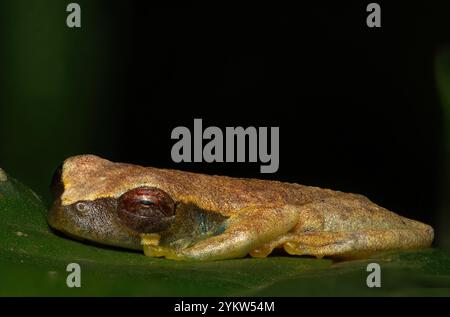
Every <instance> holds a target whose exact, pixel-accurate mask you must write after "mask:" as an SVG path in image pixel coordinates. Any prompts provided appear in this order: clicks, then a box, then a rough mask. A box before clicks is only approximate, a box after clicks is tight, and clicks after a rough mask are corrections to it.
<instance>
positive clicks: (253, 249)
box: [49, 155, 433, 260]
mask: <svg viewBox="0 0 450 317" xmlns="http://www.w3.org/2000/svg"><path fill="white" fill-rule="evenodd" d="M61 183H62V185H63V188H62V189H61V196H60V198H59V199H58V200H57V201H56V202H55V204H54V207H53V208H52V210H51V212H50V213H49V224H50V225H51V226H52V227H54V228H55V229H58V230H61V231H63V232H66V233H67V234H70V235H72V236H75V237H78V238H83V239H89V240H93V241H95V242H99V243H103V244H109V245H115V246H122V247H129V248H134V249H140V248H142V245H143V248H144V252H145V254H146V255H149V256H165V257H167V258H172V259H196V260H215V259H226V258H235V257H242V256H245V255H247V254H250V255H252V256H255V257H265V256H267V255H268V254H270V253H271V252H272V250H273V249H274V248H278V247H282V248H284V249H285V250H286V251H287V252H288V253H289V254H295V255H313V256H317V257H323V256H331V257H346V258H348V257H356V256H364V255H366V254H369V253H372V252H375V251H380V250H390V249H407V248H422V247H427V246H429V245H430V244H431V242H432V240H433V229H432V228H431V227H430V226H428V225H425V224H423V223H420V222H418V221H414V220H410V219H406V218H404V217H401V216H399V215H397V214H395V213H392V212H390V211H388V210H386V209H384V208H382V207H379V206H377V205H376V204H374V203H372V202H371V201H370V200H368V199H367V198H366V197H364V196H361V195H356V194H349V193H343V192H339V191H332V190H328V189H321V188H317V187H309V186H303V185H298V184H289V183H282V182H277V181H267V180H257V179H242V178H231V177H225V176H210V175H202V174H195V173H189V172H182V171H176V170H167V169H156V168H149V167H148V168H145V167H141V166H136V165H130V164H122V163H112V162H110V161H107V160H104V159H101V158H99V157H96V156H93V155H84V156H76V157H72V158H69V159H68V160H66V161H65V162H64V165H63V169H62V174H61ZM144 186H147V187H152V188H158V189H160V190H162V191H164V192H166V193H167V194H168V195H169V196H170V197H171V198H172V199H173V200H174V201H175V202H176V205H177V208H176V216H175V221H174V223H173V225H172V226H171V227H170V228H169V229H167V230H164V231H163V232H160V233H159V234H157V235H153V234H150V235H148V234H142V233H139V232H135V231H133V230H131V229H129V228H127V227H126V226H124V225H123V224H122V223H121V222H120V221H118V219H117V216H116V213H117V212H116V208H117V202H116V201H117V199H118V198H119V197H120V196H121V195H123V194H124V193H125V192H127V191H129V190H130V189H133V188H139V187H144ZM80 203H81V205H82V206H83V208H79V207H80ZM80 209H81V210H82V212H80Z"/></svg>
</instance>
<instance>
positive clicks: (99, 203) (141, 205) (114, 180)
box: [48, 155, 175, 249]
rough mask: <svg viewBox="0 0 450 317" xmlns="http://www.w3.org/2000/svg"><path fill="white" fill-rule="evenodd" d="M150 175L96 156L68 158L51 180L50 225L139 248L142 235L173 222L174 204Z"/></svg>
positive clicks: (79, 236)
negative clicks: (52, 199)
mask: <svg viewBox="0 0 450 317" xmlns="http://www.w3.org/2000/svg"><path fill="white" fill-rule="evenodd" d="M151 174H152V173H151V170H149V169H146V168H143V167H140V166H134V165H128V164H119V163H112V162H109V161H107V160H104V159H101V158H99V157H96V156H93V155H83V156H76V157H72V158H69V159H67V160H66V161H65V162H64V163H63V164H62V166H61V167H60V168H58V169H57V171H56V172H55V175H54V177H53V180H52V190H53V192H54V193H55V195H56V196H57V199H56V200H55V202H54V204H53V207H52V208H51V210H50V212H49V214H48V223H49V225H50V226H51V227H52V228H53V229H56V230H58V231H60V232H63V233H65V234H66V235H69V236H71V237H74V238H77V239H87V240H90V241H94V242H97V243H101V244H106V245H112V246H118V247H125V248H132V249H141V244H140V242H141V238H140V235H141V234H143V233H159V232H162V231H164V230H166V229H168V228H169V227H170V225H171V224H172V223H173V221H174V218H175V202H174V201H173V199H172V198H171V196H170V195H169V194H168V193H167V192H166V191H164V190H163V189H160V188H159V186H157V185H158V184H159V182H158V181H157V180H155V179H154V178H152V175H151ZM155 185H156V186H155Z"/></svg>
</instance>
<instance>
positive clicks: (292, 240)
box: [250, 227, 433, 259]
mask: <svg viewBox="0 0 450 317" xmlns="http://www.w3.org/2000/svg"><path fill="white" fill-rule="evenodd" d="M430 230H431V232H430ZM432 239H433V233H432V229H431V227H429V229H425V230H420V229H398V230H379V229H377V230H363V231H357V232H306V233H300V234H298V233H297V234H287V235H284V236H282V237H280V238H279V239H277V240H274V241H272V242H270V243H268V244H265V245H263V246H261V247H259V248H258V249H255V250H253V251H252V252H250V255H251V256H254V257H264V256H267V255H268V254H270V253H271V252H272V250H273V249H274V248H276V247H282V248H284V250H285V251H286V252H287V253H289V254H291V255H310V256H315V257H317V258H322V257H332V258H343V259H349V258H359V257H364V256H367V255H369V254H371V253H374V252H377V251H386V250H394V249H415V248H423V247H427V246H429V245H430V244H431V242H432Z"/></svg>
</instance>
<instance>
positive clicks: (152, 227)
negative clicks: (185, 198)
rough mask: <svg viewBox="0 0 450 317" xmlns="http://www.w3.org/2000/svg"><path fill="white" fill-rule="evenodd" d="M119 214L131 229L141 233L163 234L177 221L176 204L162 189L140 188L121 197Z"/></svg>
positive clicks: (118, 208)
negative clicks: (162, 232)
mask: <svg viewBox="0 0 450 317" xmlns="http://www.w3.org/2000/svg"><path fill="white" fill-rule="evenodd" d="M117 213H118V216H119V219H120V221H121V222H122V223H123V224H125V225H126V226H127V227H129V228H130V229H133V230H135V231H137V232H140V233H154V232H161V231H163V230H165V229H167V228H168V227H169V226H170V225H171V224H172V222H173V221H174V219H175V202H174V201H173V200H172V198H171V197H170V196H169V194H167V193H166V192H165V191H163V190H161V189H158V188H155V187H138V188H134V189H132V190H129V191H127V192H126V193H124V194H123V195H122V196H120V198H119V201H118V205H117Z"/></svg>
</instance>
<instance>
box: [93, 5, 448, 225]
mask: <svg viewBox="0 0 450 317" xmlns="http://www.w3.org/2000/svg"><path fill="white" fill-rule="evenodd" d="M367 3H369V2H364V1H363V2H360V1H339V2H335V3H333V4H332V3H324V2H316V3H315V4H312V3H303V2H302V3H301V5H298V6H295V7H283V8H280V7H275V6H274V4H273V3H272V4H270V5H254V6H251V7H250V8H244V7H241V6H240V5H235V6H224V7H214V8H208V9H206V8H205V7H204V6H195V5H194V6H186V7H183V8H173V7H155V6H149V5H145V4H144V3H139V4H137V3H136V5H134V6H128V7H127V8H126V9H125V10H124V7H122V6H119V5H118V6H109V7H108V10H110V11H109V12H108V14H109V15H110V17H115V16H119V13H120V16H121V19H125V20H126V21H128V22H127V23H126V24H124V23H121V24H120V26H118V30H117V31H118V32H117V34H119V35H118V36H117V38H115V47H114V50H115V51H116V53H115V55H114V56H115V58H112V59H111V60H110V61H109V62H110V63H111V66H112V67H111V68H110V71H111V73H110V74H109V76H110V77H111V78H114V80H111V81H110V82H109V83H108V84H107V89H105V96H102V102H101V103H100V106H101V107H104V113H105V116H109V117H107V121H108V122H110V124H112V125H113V126H114V127H115V128H114V136H113V139H114V140H115V142H116V144H115V146H114V150H113V151H109V150H105V151H104V152H109V153H111V152H113V154H112V155H111V156H112V157H109V158H111V159H114V160H119V161H127V162H133V163H138V164H143V165H153V166H161V167H170V168H178V169H184V170H191V171H198V172H203V173H210V174H227V175H232V176H243V177H259V178H267V179H278V180H283V181H289V182H298V183H303V184H308V185H316V186H320V187H329V188H333V189H339V190H343V191H351V192H358V193H362V194H365V195H367V196H368V197H369V198H371V199H372V200H374V201H375V202H377V203H379V204H381V205H383V206H385V207H387V208H389V209H392V210H395V211H397V212H399V213H401V214H403V215H407V216H409V217H413V218H416V219H419V220H422V221H426V222H428V223H431V224H432V225H433V224H434V222H435V221H436V219H435V218H434V211H435V210H436V200H437V197H436V196H437V195H438V194H439V192H438V185H439V183H440V176H441V174H442V169H443V164H442V163H443V162H442V161H441V159H440V158H441V156H442V151H443V149H442V145H441V142H442V140H441V137H440V136H441V134H442V121H441V110H440V105H439V100H438V97H437V92H436V89H435V82H434V69H433V65H434V64H433V63H434V57H435V53H436V50H437V49H438V48H439V47H441V46H442V45H443V44H445V43H446V42H445V41H446V40H447V39H448V34H447V33H448V28H447V29H446V28H445V26H446V24H448V23H447V20H448V19H447V16H446V15H447V13H448V11H445V10H443V7H442V6H436V3H429V2H425V1H424V2H422V3H420V4H411V3H409V4H408V2H397V1H396V2H395V4H394V3H386V2H382V3H381V5H382V27H381V28H380V29H370V28H368V27H367V26H366V17H367V12H366V5H367ZM447 7H448V6H447ZM119 11H120V12H119ZM124 27H125V29H123V28H124ZM119 28H120V30H119ZM118 78H119V79H118ZM103 97H105V98H103ZM194 118H202V119H203V126H204V127H206V126H210V125H214V126H219V127H221V128H225V127H226V126H244V127H247V126H279V127H280V168H279V170H278V172H277V173H276V174H259V165H260V164H256V163H255V164H249V163H234V164H233V163H209V164H208V163H182V164H175V163H173V162H172V161H171V158H170V149H171V146H172V145H173V144H174V143H175V141H173V140H171V139H170V133H171V131H172V129H173V128H174V127H176V126H180V125H183V126H187V127H189V128H191V130H192V129H193V119H194ZM99 148H100V149H101V145H100V146H99ZM100 152H101V150H100Z"/></svg>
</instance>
